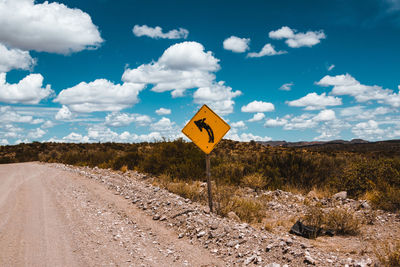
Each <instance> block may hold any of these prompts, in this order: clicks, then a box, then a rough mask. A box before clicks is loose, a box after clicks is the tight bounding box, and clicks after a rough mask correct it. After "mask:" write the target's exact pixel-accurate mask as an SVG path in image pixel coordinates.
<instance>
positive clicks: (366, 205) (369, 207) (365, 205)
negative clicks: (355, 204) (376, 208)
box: [360, 201, 371, 210]
mask: <svg viewBox="0 0 400 267" xmlns="http://www.w3.org/2000/svg"><path fill="white" fill-rule="evenodd" d="M360 207H361V208H363V209H368V210H369V209H371V206H370V205H369V204H368V202H367V201H364V202H363V203H361V205H360Z"/></svg>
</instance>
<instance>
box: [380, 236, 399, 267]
mask: <svg viewBox="0 0 400 267" xmlns="http://www.w3.org/2000/svg"><path fill="white" fill-rule="evenodd" d="M375 255H376V257H377V258H378V260H379V261H380V262H381V263H382V264H383V266H387V267H399V266H400V241H396V242H389V243H388V242H385V243H380V244H379V245H377V246H376V247H375Z"/></svg>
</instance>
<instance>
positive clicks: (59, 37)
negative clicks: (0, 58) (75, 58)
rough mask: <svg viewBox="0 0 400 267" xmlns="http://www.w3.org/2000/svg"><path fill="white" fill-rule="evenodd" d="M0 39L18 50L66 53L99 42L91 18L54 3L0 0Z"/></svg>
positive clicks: (31, 0)
mask: <svg viewBox="0 0 400 267" xmlns="http://www.w3.org/2000/svg"><path fill="white" fill-rule="evenodd" d="M0 42H2V43H4V44H6V45H9V46H11V47H15V48H19V49H22V50H36V51H39V52H42V51H44V52H53V53H61V54H68V53H71V52H78V51H81V50H84V49H87V48H97V47H99V46H100V44H101V43H102V42H103V39H102V38H101V36H100V32H99V30H98V29H97V27H96V25H94V24H93V22H92V19H91V17H90V16H89V15H88V14H87V13H85V12H83V11H82V10H80V9H77V8H74V9H72V8H68V7H67V6H65V5H64V4H60V3H57V2H53V3H49V2H47V1H46V2H44V3H41V4H35V1H34V0H2V1H0Z"/></svg>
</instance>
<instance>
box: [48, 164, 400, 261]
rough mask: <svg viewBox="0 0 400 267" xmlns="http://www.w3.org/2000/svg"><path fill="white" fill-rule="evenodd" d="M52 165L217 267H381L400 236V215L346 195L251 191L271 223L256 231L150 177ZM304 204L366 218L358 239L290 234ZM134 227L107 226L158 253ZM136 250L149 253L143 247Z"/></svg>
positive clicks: (173, 252)
mask: <svg viewBox="0 0 400 267" xmlns="http://www.w3.org/2000/svg"><path fill="white" fill-rule="evenodd" d="M51 166H52V167H55V168H58V169H62V170H64V171H68V172H73V173H77V174H79V175H81V176H82V177H85V178H88V179H91V180H94V181H96V182H97V183H99V184H103V185H104V186H105V187H106V188H107V189H108V190H109V191H111V192H112V193H113V194H114V195H118V196H120V198H122V199H124V200H125V201H126V202H127V203H130V204H131V205H134V206H135V207H136V208H138V209H139V210H140V212H142V213H144V214H146V215H147V216H148V218H151V221H152V222H154V223H156V224H159V225H162V226H163V227H166V228H167V229H171V230H172V231H173V232H174V233H175V235H176V237H177V238H178V240H180V242H183V243H181V245H182V244H188V245H194V246H195V247H201V248H202V249H205V250H207V251H208V252H209V253H210V254H211V255H213V256H214V257H215V259H219V260H220V262H217V260H215V265H218V266H220V265H221V262H223V265H226V266H246V265H261V266H285V265H287V266H306V265H316V266H346V265H347V266H372V265H374V264H375V263H376V259H375V254H374V248H375V247H376V246H377V245H376V244H378V243H379V242H384V241H389V240H396V239H398V238H399V236H400V216H399V214H397V215H396V214H391V213H385V212H382V211H372V210H371V208H370V207H369V204H368V203H367V202H365V201H354V200H351V199H348V198H346V196H345V195H343V193H342V194H338V195H336V196H334V197H332V198H324V199H318V197H316V196H315V195H314V194H313V193H312V192H311V193H310V194H309V195H308V196H302V195H296V194H292V193H289V192H284V191H281V190H276V191H268V192H258V193H255V192H250V191H249V194H250V195H253V197H255V198H257V197H261V196H264V198H266V199H268V203H267V206H268V211H267V215H268V216H266V218H267V219H266V220H265V221H264V222H263V224H261V225H253V226H251V225H249V224H246V223H240V222H237V221H235V220H232V219H228V218H222V217H220V216H217V215H215V214H210V213H209V210H208V208H207V207H205V206H203V205H201V204H199V203H192V202H191V201H190V200H189V199H184V198H182V197H180V196H177V195H175V194H172V193H170V192H168V191H166V190H165V189H162V188H159V187H156V186H153V185H151V183H150V182H151V181H152V179H151V177H148V176H147V175H144V174H141V173H138V172H135V171H128V172H126V173H121V172H114V171H111V170H105V169H99V168H94V169H91V168H87V167H74V166H66V165H62V164H52V165H51ZM307 202H319V203H320V206H322V207H323V208H324V209H330V208H334V207H345V208H348V209H350V210H352V211H353V212H354V213H355V214H356V215H357V216H358V218H360V220H363V224H362V229H361V233H360V234H359V235H357V236H352V237H343V236H333V237H328V236H322V237H318V238H316V239H314V240H311V239H306V238H303V237H299V236H295V235H291V234H289V232H288V230H289V229H290V227H291V225H293V222H295V221H296V220H297V219H298V218H300V217H301V216H302V215H304V214H305V212H306V210H307V205H305V203H307ZM99 212H100V214H101V213H102V211H99ZM268 226H269V227H268ZM132 227H133V229H134V228H135V226H134V225H133V226H132ZM132 227H131V226H130V227H128V228H127V229H123V230H121V227H120V226H118V225H115V224H114V223H113V221H112V220H111V221H107V222H104V230H105V231H110V232H113V233H114V238H115V240H116V241H119V242H121V244H124V243H126V242H130V243H135V240H136V239H137V236H136V237H135V235H139V236H141V235H146V236H151V238H153V239H154V241H153V243H154V246H155V247H157V235H158V233H148V232H147V233H146V232H145V229H142V230H141V231H140V232H139V233H138V232H135V231H133V232H134V233H135V234H134V235H133V236H132V233H131V231H130V230H129V229H132ZM139 240H140V239H139ZM138 242H139V241H138ZM139 243H140V242H139ZM137 249H146V248H140V245H138V248H137ZM159 249H160V250H162V251H163V253H164V254H165V257H168V258H169V259H173V260H175V261H176V263H177V265H178V262H179V263H182V262H180V259H181V258H182V252H179V249H177V248H176V247H174V246H173V244H171V247H170V248H166V247H163V248H159ZM182 249H183V248H182ZM183 263H184V262H183ZM145 265H146V264H145Z"/></svg>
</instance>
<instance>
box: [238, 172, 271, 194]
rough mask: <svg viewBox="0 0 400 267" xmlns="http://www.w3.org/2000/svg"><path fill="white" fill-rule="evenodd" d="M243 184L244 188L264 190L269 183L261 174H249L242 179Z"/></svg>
mask: <svg viewBox="0 0 400 267" xmlns="http://www.w3.org/2000/svg"><path fill="white" fill-rule="evenodd" d="M242 184H243V185H244V186H247V187H250V188H253V189H254V190H260V189H263V188H264V187H265V186H266V185H267V183H266V181H265V178H264V177H263V176H262V175H261V174H259V173H252V174H248V175H246V176H245V177H243V179H242Z"/></svg>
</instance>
